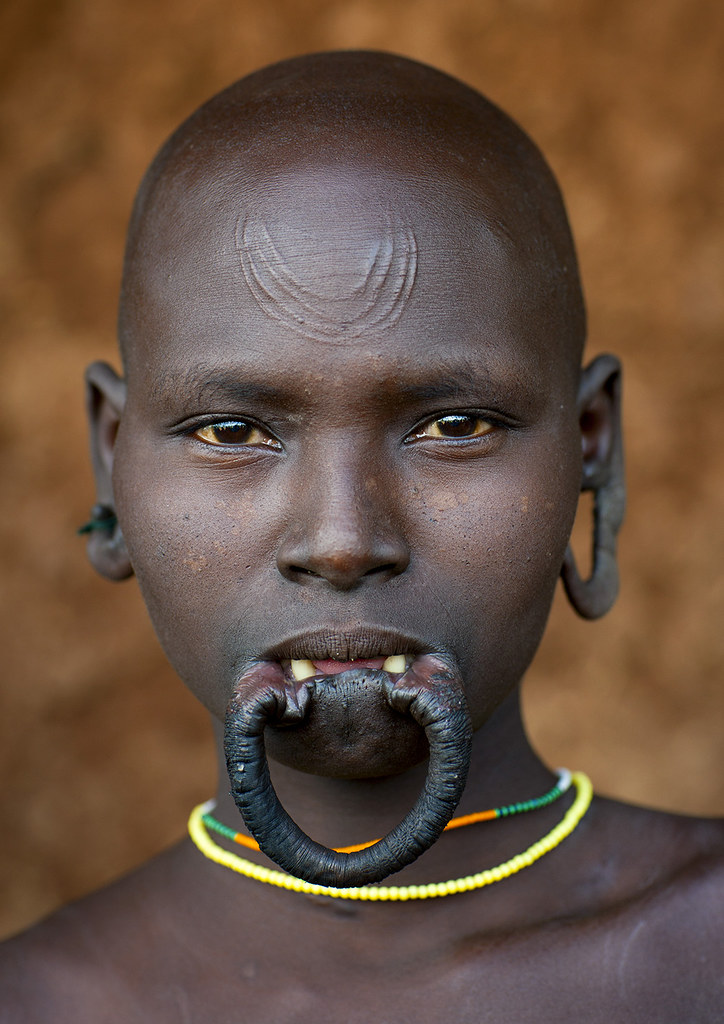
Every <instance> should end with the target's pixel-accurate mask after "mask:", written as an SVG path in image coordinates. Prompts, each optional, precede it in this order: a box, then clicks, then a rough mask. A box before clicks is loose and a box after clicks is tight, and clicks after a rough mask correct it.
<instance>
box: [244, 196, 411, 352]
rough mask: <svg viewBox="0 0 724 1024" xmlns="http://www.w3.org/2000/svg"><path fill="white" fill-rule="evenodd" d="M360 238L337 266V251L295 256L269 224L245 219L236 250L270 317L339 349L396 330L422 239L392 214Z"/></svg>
mask: <svg viewBox="0 0 724 1024" xmlns="http://www.w3.org/2000/svg"><path fill="white" fill-rule="evenodd" d="M357 236H358V237H356V238H354V239H353V242H354V245H351V246H350V247H349V249H348V250H347V251H345V252H343V253H341V254H340V255H339V259H338V260H336V259H335V252H334V250H333V248H331V249H330V250H329V251H326V252H325V251H320V249H319V242H315V241H314V240H309V239H307V241H306V243H304V242H303V243H302V245H301V247H300V250H299V251H297V252H296V253H295V254H294V255H293V256H292V257H291V258H290V257H288V256H285V255H283V254H282V252H281V251H280V247H279V245H278V244H277V243H275V241H274V239H273V238H272V236H271V234H270V232H269V229H268V227H267V225H266V223H265V222H264V221H262V220H259V219H258V218H255V217H253V216H247V215H243V216H242V217H240V218H239V221H238V222H237V225H236V248H237V251H238V253H239V258H240V261H241V267H242V270H243V272H244V277H245V279H246V283H247V285H248V286H249V290H250V291H251V293H252V295H253V296H254V298H255V299H256V301H257V302H258V304H259V306H260V307H261V308H262V309H263V310H264V312H265V313H266V314H267V315H268V316H270V317H272V318H273V319H274V320H277V321H278V322H279V323H281V324H282V325H283V326H284V327H287V328H289V329H291V330H293V331H295V332H296V333H298V334H302V335H304V336H305V337H309V338H314V339H315V340H317V341H325V342H330V343H333V342H334V341H335V339H337V340H341V336H344V337H358V336H360V335H362V334H363V333H364V332H365V331H368V330H370V329H371V328H380V327H387V326H391V325H392V324H394V323H395V322H396V321H397V320H399V318H400V316H401V315H402V313H403V311H404V309H405V306H406V304H407V301H408V299H409V298H410V295H411V294H412V290H413V287H414V284H415V277H416V274H417V241H416V238H415V234H414V232H413V230H412V228H411V227H410V226H409V225H406V224H402V223H400V222H399V221H398V220H397V219H396V218H395V217H394V216H393V215H392V214H390V213H388V214H387V215H386V216H385V218H384V229H383V230H379V229H378V230H376V231H375V232H374V235H372V234H370V233H369V232H368V233H367V236H366V237H364V234H362V235H360V234H359V232H358V233H357ZM350 253H353V255H352V256H351V255H350ZM320 268H322V269H323V271H324V272H323V273H321V274H320ZM305 271H306V273H305ZM312 282H314V283H312Z"/></svg>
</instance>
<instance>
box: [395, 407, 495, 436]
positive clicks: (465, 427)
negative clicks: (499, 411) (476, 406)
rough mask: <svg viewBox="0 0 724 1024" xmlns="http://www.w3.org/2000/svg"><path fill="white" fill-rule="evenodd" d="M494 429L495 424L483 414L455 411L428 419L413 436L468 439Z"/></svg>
mask: <svg viewBox="0 0 724 1024" xmlns="http://www.w3.org/2000/svg"><path fill="white" fill-rule="evenodd" d="M494 429H495V427H494V424H492V423H490V422H489V421H488V420H484V419H483V418H482V417H481V416H474V415H473V414H472V413H464V412H462V413H458V412H455V413H448V414H447V416H438V417H437V419H434V420H428V421H427V422H426V423H423V424H422V426H420V427H418V428H417V429H416V430H415V432H414V433H413V435H412V436H413V438H423V437H438V438H443V439H449V440H468V439H469V438H474V437H483V435H484V434H489V433H490V431H491V430H494Z"/></svg>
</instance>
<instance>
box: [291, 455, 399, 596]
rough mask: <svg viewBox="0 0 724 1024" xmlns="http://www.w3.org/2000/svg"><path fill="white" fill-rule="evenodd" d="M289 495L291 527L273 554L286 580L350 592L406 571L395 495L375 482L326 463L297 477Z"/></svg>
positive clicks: (349, 468) (349, 469)
mask: <svg viewBox="0 0 724 1024" xmlns="http://www.w3.org/2000/svg"><path fill="white" fill-rule="evenodd" d="M318 469H320V468H319V467H318ZM291 490H292V494H291V500H290V505H291V506H292V509H293V513H292V517H291V522H290V525H289V527H288V529H287V531H286V532H285V534H284V535H283V536H282V538H281V540H280V543H279V547H278V550H277V566H278V569H279V571H280V573H281V574H282V576H284V577H285V578H286V579H289V580H293V581H294V582H297V583H306V582H311V581H313V580H326V582H327V583H329V584H330V585H331V586H332V587H334V588H335V589H336V590H352V589H353V588H355V587H357V586H359V585H360V584H361V583H362V582H364V581H368V580H370V579H373V578H374V579H377V580H379V581H384V580H386V579H390V578H392V577H393V576H397V575H399V574H400V573H402V572H404V571H405V569H406V568H407V566H408V565H409V562H410V552H409V548H408V546H407V543H406V541H405V538H404V536H403V534H402V531H401V530H400V529H399V527H398V526H397V525H396V523H395V521H394V518H393V516H392V514H391V512H392V506H391V502H392V501H393V500H394V495H393V494H391V493H390V491H389V490H388V489H387V488H384V487H383V486H382V483H381V481H380V479H379V478H378V477H375V476H373V475H371V474H370V473H369V472H367V473H364V472H360V473H356V472H355V471H354V469H353V468H352V467H351V466H350V465H349V464H344V462H343V464H342V465H339V466H338V467H337V468H336V469H335V468H334V467H332V466H330V465H329V464H328V463H327V464H326V465H325V466H324V467H323V468H321V469H320V471H318V472H316V473H313V474H310V473H303V474H300V479H299V480H298V481H297V485H295V486H293V487H292V489H291Z"/></svg>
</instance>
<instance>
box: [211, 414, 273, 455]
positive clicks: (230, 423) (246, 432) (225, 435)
mask: <svg viewBox="0 0 724 1024" xmlns="http://www.w3.org/2000/svg"><path fill="white" fill-rule="evenodd" d="M193 436H194V437H195V438H197V439H198V440H199V441H203V442H204V443H205V444H212V445H227V446H229V447H234V446H240V445H243V446H245V447H255V448H259V447H265V448H273V449H274V450H275V451H280V450H281V445H280V444H279V442H278V441H277V439H276V438H275V437H272V436H271V434H268V433H267V432H266V431H265V430H262V428H261V427H257V426H256V424H255V423H247V421H246V420H221V421H220V422H218V423H208V424H206V426H204V427H198V428H197V429H196V430H195V431H194V433H193Z"/></svg>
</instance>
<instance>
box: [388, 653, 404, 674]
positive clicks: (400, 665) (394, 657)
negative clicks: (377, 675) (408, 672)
mask: <svg viewBox="0 0 724 1024" xmlns="http://www.w3.org/2000/svg"><path fill="white" fill-rule="evenodd" d="M382 668H383V669H384V670H385V672H395V673H397V674H399V673H402V672H404V671H405V669H406V668H407V658H406V657H405V655H404V654H391V655H390V656H389V658H385V660H384V662H383V663H382Z"/></svg>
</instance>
